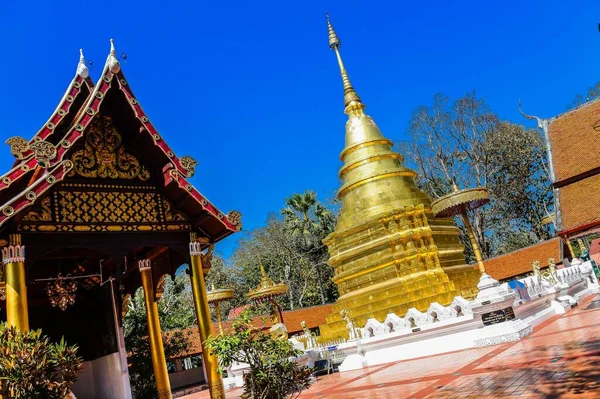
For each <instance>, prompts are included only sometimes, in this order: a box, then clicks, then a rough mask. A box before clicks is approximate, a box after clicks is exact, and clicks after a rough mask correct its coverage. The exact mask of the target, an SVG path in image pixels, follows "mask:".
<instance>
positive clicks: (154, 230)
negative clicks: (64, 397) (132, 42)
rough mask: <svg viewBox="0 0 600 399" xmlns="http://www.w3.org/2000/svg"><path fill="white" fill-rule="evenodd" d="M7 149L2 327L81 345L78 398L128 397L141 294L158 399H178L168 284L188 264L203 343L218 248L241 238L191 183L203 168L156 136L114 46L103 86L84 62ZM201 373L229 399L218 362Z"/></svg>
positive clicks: (230, 219) (0, 197)
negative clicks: (29, 132) (162, 307)
mask: <svg viewBox="0 0 600 399" xmlns="http://www.w3.org/2000/svg"><path fill="white" fill-rule="evenodd" d="M7 143H8V144H9V145H10V149H11V152H12V154H13V155H14V156H15V157H16V161H15V163H14V166H13V167H12V168H11V169H10V170H9V171H7V172H6V173H4V174H3V175H2V176H1V177H0V244H1V245H2V247H3V249H2V255H3V264H4V270H3V271H4V273H3V277H4V281H3V282H2V286H3V287H5V297H6V298H5V299H6V306H2V311H1V312H2V316H3V317H5V319H6V320H7V321H8V324H9V325H14V326H16V327H17V328H19V329H21V330H22V331H26V330H27V329H29V328H31V329H39V328H41V329H42V331H43V333H44V334H46V335H48V336H49V337H50V338H51V339H52V340H60V338H61V337H63V336H64V337H65V339H66V341H67V342H68V343H69V344H77V345H78V346H79V355H80V356H82V357H83V360H84V365H83V371H82V374H81V377H80V380H79V381H78V382H77V383H76V384H75V385H74V386H73V392H74V394H75V395H76V397H77V398H78V399H85V398H111V399H114V398H130V397H131V389H130V386H129V376H128V366H127V358H126V349H125V347H124V340H123V335H122V320H123V316H124V314H125V312H126V311H127V303H128V301H129V298H130V297H131V295H133V294H134V293H135V291H136V290H137V289H138V288H139V287H143V290H144V294H145V303H146V313H147V316H148V325H149V331H148V335H149V339H150V343H151V345H150V347H151V356H152V362H153V367H154V374H155V378H156V382H157V386H158V391H159V397H160V398H170V397H171V390H170V386H169V380H168V376H167V368H166V361H165V355H164V350H163V345H162V338H161V330H160V324H159V320H158V313H157V301H158V300H159V299H160V296H161V293H162V290H163V289H164V284H165V281H166V280H165V279H166V278H168V277H169V276H171V277H174V275H175V272H176V270H177V269H178V268H179V267H180V266H182V265H185V264H187V265H190V267H189V274H190V278H191V280H192V287H193V294H194V301H195V305H196V312H197V317H198V320H199V335H200V336H201V337H202V339H205V336H206V335H207V334H209V333H210V329H211V323H210V313H209V310H208V303H207V302H206V293H205V291H206V290H205V287H204V274H206V273H207V272H208V270H209V268H210V256H211V254H212V249H213V247H214V245H215V243H217V242H218V241H220V240H222V239H223V238H225V237H227V236H229V235H231V234H233V233H235V232H237V231H239V230H241V226H242V225H241V215H240V214H239V213H238V212H236V211H231V212H229V213H227V214H225V213H223V212H221V211H219V210H218V209H217V208H216V207H215V206H214V205H213V204H212V203H210V202H209V201H208V199H207V198H205V197H204V196H203V195H202V194H201V193H200V192H199V191H198V190H197V189H196V188H194V187H193V186H192V185H191V184H190V183H189V182H188V179H189V178H190V177H192V176H193V175H194V169H195V166H196V164H197V162H196V161H195V160H194V159H192V158H191V157H189V156H182V157H179V156H177V155H176V154H175V153H174V152H173V151H172V150H171V149H170V148H169V146H168V145H167V143H166V142H165V140H164V138H163V136H162V135H161V134H160V133H159V132H158V131H157V130H156V129H155V128H154V126H153V125H152V123H151V122H150V120H149V118H148V116H147V115H146V114H145V113H144V111H143V110H142V108H141V106H140V103H139V101H138V99H137V98H136V97H135V96H134V94H133V92H132V90H131V87H130V86H129V84H128V82H127V80H126V78H125V76H124V74H123V72H122V70H121V66H120V63H119V60H118V59H117V57H116V52H115V49H114V46H113V45H112V42H111V51H110V53H109V55H108V57H107V60H106V64H105V66H104V68H103V71H102V74H101V76H100V78H99V79H98V81H97V83H96V84H94V82H93V81H92V80H91V78H90V77H89V71H88V68H87V67H86V63H85V60H84V58H83V54H82V55H81V59H80V62H79V64H78V66H77V72H76V75H75V77H74V78H73V80H72V81H71V82H70V84H69V86H68V88H67V91H66V93H65V95H64V96H63V97H62V99H61V100H60V102H59V104H58V107H57V108H56V110H55V111H54V113H53V114H52V115H51V116H50V118H49V119H48V121H47V122H46V123H45V124H44V125H43V126H42V128H41V129H40V130H39V131H38V132H37V133H36V134H35V135H33V137H32V138H31V139H24V138H20V137H12V138H10V139H8V140H7ZM25 247H26V248H27V252H26V255H25ZM206 251H208V252H206ZM203 363H204V364H205V365H207V366H206V367H207V370H206V374H207V377H208V379H209V387H210V388H211V391H213V394H214V396H213V397H220V396H218V395H219V392H222V385H221V387H219V383H220V377H218V378H217V377H215V376H216V374H214V373H213V371H214V372H216V368H215V367H214V366H215V358H214V357H211V356H209V355H208V354H206V356H205V357H204V362H203ZM210 367H213V369H214V370H213V369H209V368H210Z"/></svg>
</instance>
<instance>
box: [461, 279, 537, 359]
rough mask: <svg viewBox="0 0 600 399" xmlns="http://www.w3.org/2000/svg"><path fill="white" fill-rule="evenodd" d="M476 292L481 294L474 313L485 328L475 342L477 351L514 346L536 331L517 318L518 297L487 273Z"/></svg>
mask: <svg viewBox="0 0 600 399" xmlns="http://www.w3.org/2000/svg"><path fill="white" fill-rule="evenodd" d="M477 288H479V293H478V294H477V298H476V299H475V301H474V302H473V303H472V305H471V309H472V310H473V315H474V317H477V318H479V319H480V320H481V323H482V324H483V327H482V328H479V329H478V331H477V334H476V335H475V339H474V340H473V341H474V344H475V346H476V347H478V348H481V347H484V346H491V345H498V344H501V343H503V342H514V341H518V340H520V339H522V338H523V337H525V336H527V335H529V334H531V332H532V331H533V327H532V326H531V325H530V324H529V323H527V322H524V321H522V320H519V319H516V318H515V314H514V309H513V303H514V302H515V299H516V294H515V292H514V291H513V290H511V289H510V288H508V286H507V285H501V284H500V283H499V282H498V281H496V280H494V279H493V278H492V277H490V276H489V275H487V274H486V273H483V274H482V275H481V279H480V280H479V284H477Z"/></svg>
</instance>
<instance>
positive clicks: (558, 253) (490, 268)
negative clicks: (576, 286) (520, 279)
mask: <svg viewBox="0 0 600 399" xmlns="http://www.w3.org/2000/svg"><path fill="white" fill-rule="evenodd" d="M562 254H563V252H562V240H561V239H560V237H555V238H552V239H550V240H547V241H543V242H540V243H538V244H534V245H531V246H529V247H525V248H521V249H519V250H517V251H514V252H510V253H508V254H504V255H500V256H496V257H495V258H491V259H487V260H484V261H483V263H484V265H485V270H486V272H487V273H488V274H489V275H490V276H492V277H493V278H495V279H496V280H506V279H509V278H511V277H516V276H520V275H522V274H526V273H531V272H532V271H533V268H532V263H533V262H534V261H536V260H538V261H540V264H541V265H542V267H544V266H546V264H547V262H548V258H554V261H555V262H556V263H557V264H559V263H562V257H563V255H562Z"/></svg>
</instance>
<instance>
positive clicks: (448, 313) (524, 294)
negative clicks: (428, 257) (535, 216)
mask: <svg viewBox="0 0 600 399" xmlns="http://www.w3.org/2000/svg"><path fill="white" fill-rule="evenodd" d="M518 281H519V282H520V283H522V284H523V285H524V289H523V288H520V289H517V290H515V291H516V294H517V295H516V300H517V301H520V302H521V303H524V302H527V301H529V300H531V299H534V298H539V297H545V296H546V295H550V294H555V293H557V292H560V291H561V290H564V289H565V288H569V287H573V286H575V285H577V284H579V283H581V282H586V281H587V282H589V283H590V284H597V283H598V282H597V281H596V280H595V277H593V270H592V267H591V264H590V263H589V262H586V263H574V264H573V265H572V266H570V267H566V268H562V269H557V270H556V272H555V273H553V274H550V273H544V274H543V275H540V276H530V277H525V278H522V279H520V280H518ZM502 286H503V287H505V288H506V291H507V292H509V291H512V289H511V288H510V287H509V286H508V283H504V284H502ZM471 306H472V303H471V302H469V301H468V300H466V299H464V298H462V297H460V296H459V297H455V298H454V300H453V301H452V303H451V304H450V305H449V306H442V305H440V304H439V303H437V302H434V303H432V304H431V305H429V309H427V311H426V312H420V311H419V310H417V309H415V308H411V309H409V310H408V312H406V315H404V317H400V316H398V315H396V314H395V313H390V314H388V315H387V317H386V318H385V320H384V321H383V322H379V321H378V320H376V319H374V318H370V319H368V320H367V323H366V324H365V325H364V327H362V328H360V329H359V331H360V333H361V337H360V338H362V339H366V338H370V337H377V336H381V335H385V334H389V333H392V332H398V331H402V330H410V329H415V328H419V327H422V326H425V325H430V324H433V323H437V322H447V323H448V322H449V323H452V322H453V321H454V320H455V321H457V322H458V321H461V320H464V319H460V320H459V319H458V318H459V317H460V316H470V317H472V315H473V311H472V310H471ZM447 323H444V324H447ZM344 341H345V340H340V341H337V342H328V343H325V344H321V345H319V346H323V347H326V346H331V345H336V344H340V343H343V342H344Z"/></svg>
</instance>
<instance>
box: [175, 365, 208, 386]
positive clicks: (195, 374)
mask: <svg viewBox="0 0 600 399" xmlns="http://www.w3.org/2000/svg"><path fill="white" fill-rule="evenodd" d="M169 381H171V389H177V388H181V387H184V386H187V385H199V384H203V383H204V382H205V379H204V370H203V369H202V367H196V368H195V369H189V370H183V371H176V372H174V373H170V374H169Z"/></svg>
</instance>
